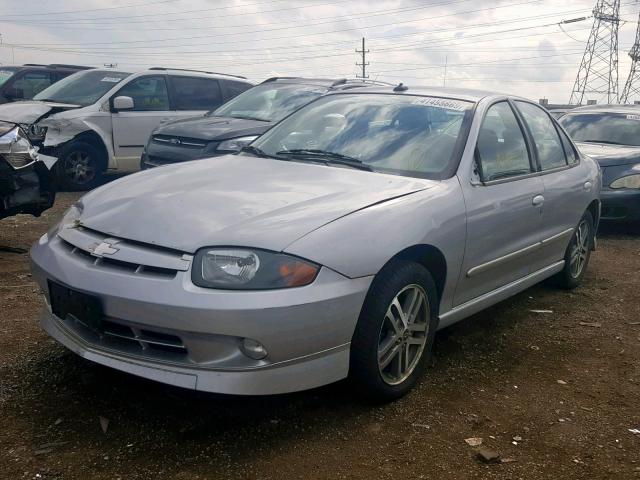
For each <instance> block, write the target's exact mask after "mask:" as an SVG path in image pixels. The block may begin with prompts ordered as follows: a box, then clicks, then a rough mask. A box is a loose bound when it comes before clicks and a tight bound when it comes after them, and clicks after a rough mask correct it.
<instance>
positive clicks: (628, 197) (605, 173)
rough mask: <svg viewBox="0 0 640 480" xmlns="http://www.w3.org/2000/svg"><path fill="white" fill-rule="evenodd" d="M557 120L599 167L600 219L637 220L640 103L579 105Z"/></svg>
mask: <svg viewBox="0 0 640 480" xmlns="http://www.w3.org/2000/svg"><path fill="white" fill-rule="evenodd" d="M560 123H561V124H562V125H563V126H564V128H565V129H566V130H567V132H568V133H569V135H571V137H572V138H573V140H574V141H575V142H577V145H578V148H580V150H581V151H582V152H583V153H584V154H585V155H589V156H590V157H592V158H594V159H596V160H597V161H598V163H599V164H600V167H601V168H602V181H603V188H602V219H603V220H616V221H623V222H638V221H640V107H639V106H634V105H600V106H588V107H580V108H576V109H574V110H571V111H570V112H569V113H568V114H567V115H564V116H563V117H562V118H561V119H560Z"/></svg>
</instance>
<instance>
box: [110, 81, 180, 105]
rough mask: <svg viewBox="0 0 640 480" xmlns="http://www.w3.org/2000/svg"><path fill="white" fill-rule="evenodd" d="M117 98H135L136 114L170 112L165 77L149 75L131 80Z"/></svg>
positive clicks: (117, 94)
mask: <svg viewBox="0 0 640 480" xmlns="http://www.w3.org/2000/svg"><path fill="white" fill-rule="evenodd" d="M114 96H115V97H121V96H123V97H131V98H133V110H132V111H134V112H148V111H164V110H169V94H168V93H167V83H166V81H165V77H164V76H163V75H149V76H146V77H138V78H135V79H133V80H131V81H130V82H129V83H127V84H126V85H125V86H124V87H122V88H121V89H120V90H119V91H118V93H116V94H115V95H114Z"/></svg>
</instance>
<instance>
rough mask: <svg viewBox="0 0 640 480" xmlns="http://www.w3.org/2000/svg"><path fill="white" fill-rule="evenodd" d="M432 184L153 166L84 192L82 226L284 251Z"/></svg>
mask: <svg viewBox="0 0 640 480" xmlns="http://www.w3.org/2000/svg"><path fill="white" fill-rule="evenodd" d="M437 184H438V182H435V181H429V180H422V179H411V178H406V177H399V176H393V175H384V174H377V173H372V172H366V171H362V170H355V169H349V168H341V167H327V166H323V165H319V164H311V163H300V162H293V161H291V162H288V161H280V160H272V159H264V158H257V157H252V156H250V155H225V156H221V157H216V158H213V159H205V160H202V161H198V162H192V163H188V164H181V165H172V166H166V167H161V168H154V169H152V170H147V171H143V172H140V173H136V174H134V175H130V176H128V177H125V178H122V179H120V180H116V181H114V182H112V183H110V184H107V185H105V186H103V187H101V188H98V189H96V190H94V191H93V192H90V193H89V194H87V195H86V196H85V197H83V199H82V201H81V202H82V204H83V211H82V214H81V216H80V224H81V225H83V226H85V227H88V228H91V229H93V230H97V231H99V232H102V233H104V234H107V235H111V236H115V237H119V238H124V239H129V240H134V241H139V242H144V243H151V244H155V245H158V246H162V247H167V248H173V249H177V250H180V251H183V252H195V251H196V250H197V249H199V248H201V247H205V246H215V245H222V246H230V245H233V246H246V247H255V248H264V249H268V250H273V251H282V250H284V249H285V248H286V247H287V245H289V244H291V243H292V242H294V241H295V240H297V239H299V238H300V237H302V236H304V235H305V234H307V233H309V232H311V231H313V230H315V229H318V228H320V227H322V226H323V225H326V224H327V223H330V222H332V221H334V220H336V219H338V218H341V217H344V216H346V215H349V214H350V213H352V212H355V211H358V210H362V209H364V208H367V207H369V206H371V205H374V204H379V203H381V202H384V201H387V200H391V199H393V198H397V197H401V196H405V195H408V194H411V193H415V192H418V191H421V190H425V189H427V188H433V187H434V186H435V185H437ZM363 248H366V246H363Z"/></svg>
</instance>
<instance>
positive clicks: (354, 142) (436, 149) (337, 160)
mask: <svg viewBox="0 0 640 480" xmlns="http://www.w3.org/2000/svg"><path fill="white" fill-rule="evenodd" d="M473 105H474V104H473V103H472V102H467V101H462V100H455V99H446V98H436V97H422V96H409V95H406V96H404V95H403V96H399V95H388V94H353V93H351V94H338V95H328V96H326V97H324V98H321V99H319V100H317V101H315V102H313V103H311V104H309V105H307V106H305V107H302V108H301V109H300V110H298V111H297V112H295V113H293V114H292V115H291V116H289V117H288V118H286V119H285V120H283V121H282V122H280V123H279V124H278V125H276V126H275V127H274V128H272V129H271V130H269V131H268V132H267V133H266V134H264V135H263V136H262V137H260V138H258V140H256V141H255V142H254V143H253V144H252V147H253V150H254V151H262V153H264V154H267V155H271V156H275V157H277V158H280V159H283V160H292V161H309V162H316V163H319V164H323V163H326V164H330V165H331V164H344V165H347V166H354V167H356V168H363V169H367V170H373V171H376V172H382V173H391V174H396V175H406V176H415V177H422V178H434V179H439V178H445V177H446V176H448V175H449V173H448V172H451V171H452V168H455V166H454V165H453V163H454V162H455V161H456V158H455V157H456V151H457V148H456V147H457V146H458V145H459V144H461V143H462V142H464V141H465V140H466V136H467V132H466V127H465V128H463V125H465V126H466V123H465V121H464V120H465V119H469V117H470V116H471V114H472V109H473Z"/></svg>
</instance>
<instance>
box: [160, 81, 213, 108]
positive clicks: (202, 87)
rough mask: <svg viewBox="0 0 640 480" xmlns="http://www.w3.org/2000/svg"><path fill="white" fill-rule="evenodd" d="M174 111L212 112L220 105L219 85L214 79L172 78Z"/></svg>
mask: <svg viewBox="0 0 640 480" xmlns="http://www.w3.org/2000/svg"><path fill="white" fill-rule="evenodd" d="M171 84H172V86H173V93H174V94H175V95H174V96H175V98H174V102H173V103H174V105H173V108H174V110H213V109H214V108H217V107H219V106H220V105H222V94H221V93H220V84H219V83H218V80H216V79H214V78H199V77H181V76H172V77H171Z"/></svg>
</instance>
